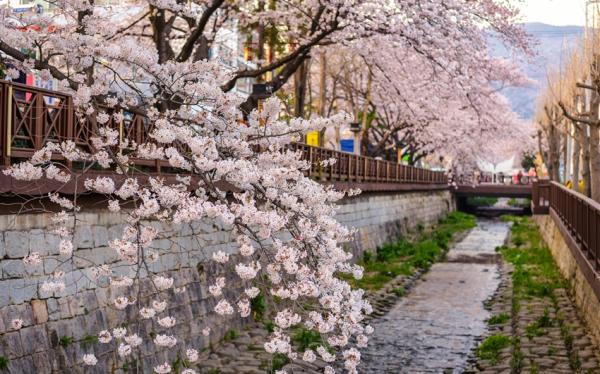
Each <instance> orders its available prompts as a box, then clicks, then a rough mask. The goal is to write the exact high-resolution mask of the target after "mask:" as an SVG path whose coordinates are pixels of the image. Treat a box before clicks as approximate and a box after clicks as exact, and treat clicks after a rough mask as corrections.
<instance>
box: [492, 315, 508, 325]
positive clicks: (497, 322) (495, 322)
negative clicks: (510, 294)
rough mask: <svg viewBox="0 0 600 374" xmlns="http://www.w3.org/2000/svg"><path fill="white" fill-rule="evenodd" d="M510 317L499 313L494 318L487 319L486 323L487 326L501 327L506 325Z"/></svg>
mask: <svg viewBox="0 0 600 374" xmlns="http://www.w3.org/2000/svg"><path fill="white" fill-rule="evenodd" d="M509 318H510V317H509V316H508V314H506V313H501V314H497V315H495V316H492V317H490V319H488V321H487V323H488V325H501V324H503V323H506V321H508V319H509Z"/></svg>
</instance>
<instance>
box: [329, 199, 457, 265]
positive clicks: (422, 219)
mask: <svg viewBox="0 0 600 374" xmlns="http://www.w3.org/2000/svg"><path fill="white" fill-rule="evenodd" d="M455 209H456V204H455V201H454V198H453V196H452V193H450V192H449V191H438V192H412V193H395V194H363V195H359V196H357V197H353V198H350V199H347V200H346V201H343V202H342V204H341V206H340V208H339V211H338V214H337V216H336V218H337V219H338V220H339V221H340V222H342V223H344V224H345V225H346V226H348V227H352V228H356V229H357V232H356V234H355V236H354V240H353V241H352V242H351V243H348V248H349V249H350V250H352V252H353V253H354V254H355V255H356V257H360V255H361V253H362V252H364V251H367V250H375V249H376V248H377V247H379V246H381V245H382V244H385V243H389V242H390V241H393V240H396V239H398V238H399V237H401V236H402V235H404V234H406V233H407V232H408V231H411V230H413V229H415V228H416V227H417V226H418V225H423V226H425V227H427V226H431V225H433V224H435V223H437V221H438V219H439V218H441V217H443V216H444V215H445V214H447V213H448V212H451V211H453V210H455Z"/></svg>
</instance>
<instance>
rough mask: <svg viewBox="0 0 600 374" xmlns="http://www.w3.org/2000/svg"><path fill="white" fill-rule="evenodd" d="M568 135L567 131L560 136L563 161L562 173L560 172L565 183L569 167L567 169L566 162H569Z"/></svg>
mask: <svg viewBox="0 0 600 374" xmlns="http://www.w3.org/2000/svg"><path fill="white" fill-rule="evenodd" d="M568 144H569V133H568V132H567V131H565V133H564V134H563V136H562V149H561V150H562V160H563V172H562V181H563V182H566V181H567V179H568V178H569V167H568V161H569V154H568V149H569V146H568Z"/></svg>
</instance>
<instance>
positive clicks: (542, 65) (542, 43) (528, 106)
mask: <svg viewBox="0 0 600 374" xmlns="http://www.w3.org/2000/svg"><path fill="white" fill-rule="evenodd" d="M525 29H526V31H527V32H528V33H529V34H531V35H532V36H533V37H534V38H535V39H537V42H538V44H537V46H536V48H535V49H536V51H537V56H536V57H535V58H533V59H532V61H526V62H522V63H521V65H522V67H523V70H524V71H525V73H526V74H527V76H528V77H529V78H531V79H532V80H534V81H536V82H537V84H536V85H535V86H532V87H522V88H521V87H516V88H512V87H511V88H506V89H504V90H503V93H504V95H506V97H507V98H508V100H509V101H510V103H511V105H512V107H513V109H514V110H515V111H516V112H517V113H519V114H520V115H521V117H522V118H524V119H530V118H533V116H534V111H535V102H536V99H537V96H538V93H539V91H540V89H541V88H543V86H544V85H545V82H546V71H547V68H549V67H552V66H556V67H558V66H559V65H560V63H561V61H562V60H563V59H564V58H565V56H566V55H567V54H565V51H568V50H569V48H570V49H572V48H573V46H577V45H578V42H579V38H580V36H581V35H582V34H583V27H580V26H552V25H546V24H543V23H527V24H525ZM490 45H491V50H492V51H491V53H492V54H493V55H494V56H505V57H506V56H507V54H508V53H507V51H506V49H505V48H504V47H503V46H502V45H501V43H500V42H499V41H498V40H495V39H492V40H491V43H490Z"/></svg>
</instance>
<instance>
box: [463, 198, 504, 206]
mask: <svg viewBox="0 0 600 374" xmlns="http://www.w3.org/2000/svg"><path fill="white" fill-rule="evenodd" d="M497 202H498V198H496V197H483V196H473V197H469V198H467V204H468V205H470V206H474V207H481V206H494V205H495V204H496V203H497Z"/></svg>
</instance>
